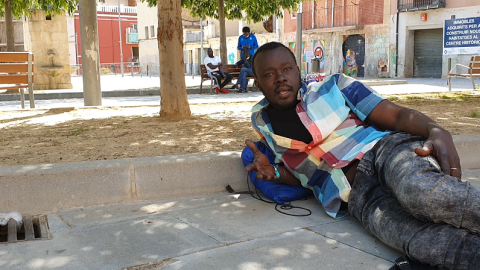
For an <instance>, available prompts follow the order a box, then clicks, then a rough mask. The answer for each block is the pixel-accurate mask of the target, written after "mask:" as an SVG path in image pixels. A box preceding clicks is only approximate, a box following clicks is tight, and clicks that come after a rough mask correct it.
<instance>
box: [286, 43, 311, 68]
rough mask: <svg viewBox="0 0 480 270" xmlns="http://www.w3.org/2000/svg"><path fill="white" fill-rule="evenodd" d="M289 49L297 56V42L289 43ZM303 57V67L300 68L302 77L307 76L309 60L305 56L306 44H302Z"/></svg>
mask: <svg viewBox="0 0 480 270" xmlns="http://www.w3.org/2000/svg"><path fill="white" fill-rule="evenodd" d="M288 48H289V49H290V50H291V51H292V52H293V54H295V53H296V52H295V42H289V43H288ZM302 55H303V61H302V66H301V68H300V71H301V73H302V76H305V75H307V58H306V56H305V42H302Z"/></svg>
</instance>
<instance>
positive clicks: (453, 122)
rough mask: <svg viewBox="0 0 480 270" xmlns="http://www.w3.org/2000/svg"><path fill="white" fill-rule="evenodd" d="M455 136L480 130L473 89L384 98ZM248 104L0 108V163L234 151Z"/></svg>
mask: <svg viewBox="0 0 480 270" xmlns="http://www.w3.org/2000/svg"><path fill="white" fill-rule="evenodd" d="M388 98H389V99H390V100H392V101H394V102H395V103H397V104H399V105H402V106H405V107H409V108H412V109H416V110H419V111H421V112H423V113H425V114H426V115H428V116H430V117H431V118H432V119H434V120H436V121H437V122H438V123H439V124H440V125H441V126H443V127H444V128H446V129H447V130H449V131H450V132H451V133H452V134H454V135H463V134H480V93H478V91H477V92H471V93H470V92H464V93H456V94H436V95H429V96H420V95H409V96H389V97H388ZM253 105H254V103H253V102H241V103H216V104H200V105H191V106H190V109H191V111H192V115H193V116H192V117H191V118H190V119H188V120H181V121H174V120H168V119H162V118H160V117H159V107H158V106H142V107H109V108H74V109H50V110H32V111H30V110H25V111H1V112H0V130H1V133H0V134H1V137H0V138H1V143H2V147H0V166H12V165H26V164H42V163H59V162H72V161H89V160H103V159H120V158H135V157H150V156H165V155H180V154H190V153H200V152H220V151H237V150H241V149H243V147H244V141H245V139H247V138H249V139H257V138H258V136H257V135H256V133H255V132H254V131H253V130H252V128H251V125H250V109H251V107H252V106H253Z"/></svg>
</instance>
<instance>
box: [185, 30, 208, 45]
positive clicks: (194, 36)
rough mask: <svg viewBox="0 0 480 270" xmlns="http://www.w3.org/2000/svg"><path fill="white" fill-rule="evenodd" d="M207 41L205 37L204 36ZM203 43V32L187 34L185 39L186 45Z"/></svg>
mask: <svg viewBox="0 0 480 270" xmlns="http://www.w3.org/2000/svg"><path fill="white" fill-rule="evenodd" d="M204 40H205V36H204ZM201 41H202V36H201V32H187V33H186V37H185V42H186V43H196V42H201Z"/></svg>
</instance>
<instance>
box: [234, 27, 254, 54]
mask: <svg viewBox="0 0 480 270" xmlns="http://www.w3.org/2000/svg"><path fill="white" fill-rule="evenodd" d="M242 32H243V35H241V36H239V37H238V46H237V48H238V50H239V51H240V57H241V58H242V59H243V50H245V49H247V50H248V52H249V53H250V55H251V56H253V55H254V54H255V50H257V49H258V42H257V37H255V35H254V34H250V27H248V26H245V27H243V29H242Z"/></svg>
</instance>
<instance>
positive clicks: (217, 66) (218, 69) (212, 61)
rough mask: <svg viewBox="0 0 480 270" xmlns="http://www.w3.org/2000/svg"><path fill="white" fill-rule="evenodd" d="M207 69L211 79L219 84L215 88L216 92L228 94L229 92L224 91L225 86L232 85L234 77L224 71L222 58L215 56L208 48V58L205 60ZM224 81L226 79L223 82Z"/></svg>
mask: <svg viewBox="0 0 480 270" xmlns="http://www.w3.org/2000/svg"><path fill="white" fill-rule="evenodd" d="M203 63H204V64H205V67H206V68H207V73H208V76H210V78H212V79H213V80H215V82H216V83H217V87H216V88H215V92H216V93H217V94H218V93H220V92H221V93H224V94H228V93H229V92H228V90H227V89H224V87H225V85H227V84H228V83H230V82H231V81H232V79H233V76H232V75H231V74H229V73H227V72H224V71H223V66H222V60H220V57H218V56H214V55H213V50H212V48H208V50H207V57H205V60H203ZM222 79H224V81H223V82H221V81H222Z"/></svg>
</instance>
